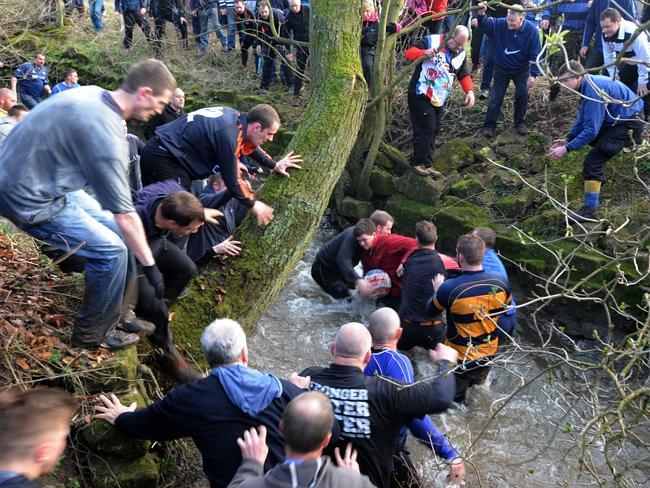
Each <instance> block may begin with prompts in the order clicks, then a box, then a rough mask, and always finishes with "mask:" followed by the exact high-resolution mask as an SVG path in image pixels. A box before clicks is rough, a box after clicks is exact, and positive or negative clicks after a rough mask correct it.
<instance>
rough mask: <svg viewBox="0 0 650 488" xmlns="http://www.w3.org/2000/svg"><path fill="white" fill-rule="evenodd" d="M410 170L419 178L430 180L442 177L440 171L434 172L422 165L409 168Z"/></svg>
mask: <svg viewBox="0 0 650 488" xmlns="http://www.w3.org/2000/svg"><path fill="white" fill-rule="evenodd" d="M410 168H411V171H413V172H414V173H415V174H417V175H420V176H431V177H432V178H439V177H441V176H442V173H441V172H440V171H436V170H435V169H433V168H431V167H429V166H425V165H424V164H417V165H415V166H410Z"/></svg>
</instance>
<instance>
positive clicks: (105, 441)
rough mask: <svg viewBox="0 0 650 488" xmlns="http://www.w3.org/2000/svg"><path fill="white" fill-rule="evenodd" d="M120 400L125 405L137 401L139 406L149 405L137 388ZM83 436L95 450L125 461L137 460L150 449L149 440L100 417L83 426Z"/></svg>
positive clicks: (87, 443) (86, 442) (85, 441)
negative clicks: (130, 435)
mask: <svg viewBox="0 0 650 488" xmlns="http://www.w3.org/2000/svg"><path fill="white" fill-rule="evenodd" d="M120 401H121V402H122V403H123V404H124V405H130V404H131V403H132V402H136V404H137V406H138V408H143V407H146V406H147V403H146V401H145V399H144V397H143V396H142V395H141V394H140V393H139V392H138V391H137V390H136V389H135V388H132V389H131V390H130V391H129V393H128V394H126V395H124V396H122V397H120ZM81 437H82V439H83V440H84V443H85V444H86V445H87V446H88V447H89V448H90V449H91V450H92V451H93V452H96V453H99V454H109V455H112V456H116V457H119V458H120V459H122V460H123V461H135V460H136V459H138V458H140V457H142V456H144V455H145V454H146V453H147V451H148V449H149V442H148V441H145V440H140V439H135V438H133V437H129V436H127V435H124V434H122V433H121V432H120V431H119V430H117V429H116V428H115V427H113V426H112V425H110V424H109V423H108V422H106V421H104V420H100V419H97V420H93V421H92V422H91V423H90V424H88V425H87V426H85V427H83V428H82V429H81Z"/></svg>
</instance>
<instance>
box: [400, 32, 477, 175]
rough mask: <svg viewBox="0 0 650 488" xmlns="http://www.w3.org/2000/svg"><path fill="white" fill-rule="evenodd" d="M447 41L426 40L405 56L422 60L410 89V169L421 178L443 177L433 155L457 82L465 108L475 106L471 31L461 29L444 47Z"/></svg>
mask: <svg viewBox="0 0 650 488" xmlns="http://www.w3.org/2000/svg"><path fill="white" fill-rule="evenodd" d="M444 37H445V36H444V35H442V34H437V35H429V36H426V37H425V38H424V39H422V40H421V41H419V42H418V43H417V44H416V45H415V46H413V47H411V48H409V49H408V50H407V51H406V52H405V53H404V57H405V58H406V59H407V60H408V61H416V60H419V59H422V62H421V63H419V64H418V65H417V66H416V67H415V70H414V71H413V75H412V76H411V81H410V83H409V87H408V107H409V115H410V118H411V125H412V126H413V157H412V159H411V169H412V170H413V171H414V172H415V173H417V174H419V175H421V176H434V177H438V176H441V175H440V173H439V172H438V171H436V170H434V169H433V168H432V164H433V154H434V151H435V142H436V136H437V135H438V134H439V133H440V129H441V125H442V114H443V106H444V104H445V102H446V101H447V99H448V98H449V95H450V94H451V89H452V86H453V84H454V80H455V79H456V78H458V82H459V83H460V86H461V87H462V89H463V91H464V92H465V105H467V107H469V108H471V107H473V106H474V89H473V87H472V78H471V77H470V76H469V72H468V70H467V53H466V52H465V43H467V40H468V39H469V30H468V29H467V27H465V26H464V25H459V26H458V27H456V29H454V32H453V33H452V35H451V36H450V37H449V39H448V40H447V42H446V43H445V44H444V45H442V42H443V40H444Z"/></svg>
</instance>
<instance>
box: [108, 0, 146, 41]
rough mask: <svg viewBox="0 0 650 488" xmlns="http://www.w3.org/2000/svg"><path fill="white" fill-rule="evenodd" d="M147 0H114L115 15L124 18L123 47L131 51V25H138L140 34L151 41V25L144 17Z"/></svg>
mask: <svg viewBox="0 0 650 488" xmlns="http://www.w3.org/2000/svg"><path fill="white" fill-rule="evenodd" d="M147 3H148V0H115V17H119V16H120V14H122V17H123V19H124V41H122V43H123V45H124V49H126V51H127V52H130V51H131V47H132V46H133V26H134V25H136V24H137V25H138V27H140V30H141V31H142V35H144V38H145V39H146V40H147V41H151V26H150V25H149V22H148V21H147V18H146V17H145V15H146V13H147Z"/></svg>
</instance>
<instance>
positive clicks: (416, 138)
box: [408, 90, 443, 166]
mask: <svg viewBox="0 0 650 488" xmlns="http://www.w3.org/2000/svg"><path fill="white" fill-rule="evenodd" d="M408 105H409V116H410V117H411V125H412V126H413V159H412V160H411V165H413V166H417V165H419V164H424V165H425V166H431V164H432V163H433V153H434V151H435V147H434V145H435V142H436V136H437V135H438V134H439V133H440V123H441V120H442V113H443V110H442V107H434V106H433V105H431V102H430V101H429V100H428V99H427V98H426V97H425V96H424V95H416V94H415V93H413V92H411V91H410V90H409V92H408Z"/></svg>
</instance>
